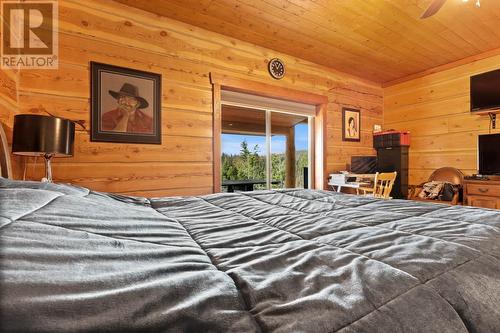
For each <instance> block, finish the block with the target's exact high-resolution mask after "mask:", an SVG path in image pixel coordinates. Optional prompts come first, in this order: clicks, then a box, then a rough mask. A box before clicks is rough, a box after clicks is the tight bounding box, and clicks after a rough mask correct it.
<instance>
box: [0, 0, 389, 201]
mask: <svg viewBox="0 0 500 333" xmlns="http://www.w3.org/2000/svg"><path fill="white" fill-rule="evenodd" d="M273 57H280V58H282V59H283V60H284V61H285V63H286V65H287V75H286V77H285V78H284V79H283V80H280V81H275V80H272V79H271V78H270V76H269V74H268V73H267V60H268V59H270V58H273ZM89 61H98V62H103V63H108V64H113V65H118V66H125V67H131V68H136V69H140V70H147V71H152V72H156V73H161V74H162V79H163V82H162V85H163V98H162V103H163V106H162V112H163V113H162V122H163V124H162V132H163V144H162V145H160V146H158V145H138V144H113V143H98V142H90V141H89V134H88V133H87V132H86V131H85V130H83V129H81V128H77V129H78V131H77V134H76V142H75V155H74V157H73V158H67V159H56V160H55V161H54V164H53V169H54V170H53V171H54V178H55V180H56V181H60V182H71V183H75V184H78V185H82V186H87V187H90V188H93V189H95V190H99V191H111V192H117V193H125V194H135V195H145V196H160V195H194V194H205V193H210V192H212V161H213V158H214V157H213V156H212V155H213V154H212V92H211V84H210V81H209V73H210V72H218V73H222V74H228V75H231V76H234V77H239V78H245V79H250V80H256V81H260V82H265V83H269V84H276V85H279V86H282V87H289V88H293V89H297V90H303V91H307V92H314V93H317V94H323V95H327V96H328V97H329V100H330V103H329V106H328V114H327V118H328V120H327V121H328V126H327V127H328V131H327V135H328V142H327V144H326V146H327V148H328V151H327V166H328V169H327V171H328V172H331V171H334V170H341V169H345V168H346V163H348V161H350V156H351V155H353V154H373V153H374V151H373V149H372V148H371V144H372V143H371V128H372V125H373V124H374V123H382V107H383V104H382V92H383V90H382V88H381V87H380V86H379V85H377V84H373V83H370V82H366V81H363V80H360V79H357V78H355V77H352V76H349V75H346V74H343V73H340V72H337V71H335V70H333V69H328V68H325V67H322V66H319V65H315V64H312V63H310V62H307V61H304V60H301V59H297V58H293V57H290V56H287V55H284V54H279V53H277V52H274V51H271V50H268V49H264V48H261V47H257V46H255V45H251V44H248V43H245V42H241V41H239V40H236V39H233V38H229V37H224V36H222V35H219V34H216V33H212V32H209V31H206V30H203V29H200V28H196V27H194V26H190V25H187V24H184V23H181V22H178V21H174V20H171V19H167V18H164V17H159V16H156V15H154V14H150V13H146V12H143V11H140V10H137V9H133V8H129V7H127V6H125V5H122V4H118V3H115V2H112V1H97V0H92V1H85V2H82V1H77V0H62V1H59V69H58V70H22V71H21V72H20V74H19V78H18V87H17V95H18V107H16V105H15V104H14V103H10V104H12V105H11V107H10V108H8V109H7V111H5V109H3V108H2V111H1V112H2V113H1V114H0V115H1V116H2V119H3V121H6V122H7V124H8V125H9V126H11V123H12V118H13V113H28V112H29V113H41V114H46V112H49V113H51V114H53V115H57V116H61V117H66V118H69V119H72V120H84V121H85V125H86V127H87V129H89V128H90V124H89V116H90V106H89V92H90V87H89ZM5 76H7V77H9V76H8V75H6V74H5V73H2V77H5ZM9 78H10V79H12V78H11V77H9ZM14 95H15V94H14ZM343 105H345V106H349V107H358V108H360V109H361V112H362V130H363V131H362V141H361V143H342V141H341V130H340V128H341V126H342V125H341V114H340V109H341V106H343ZM6 112H7V113H6ZM27 171H28V176H29V177H31V178H35V179H39V178H41V176H42V174H43V165H42V161H41V159H38V163H37V165H34V164H33V160H29V161H28V164H27Z"/></svg>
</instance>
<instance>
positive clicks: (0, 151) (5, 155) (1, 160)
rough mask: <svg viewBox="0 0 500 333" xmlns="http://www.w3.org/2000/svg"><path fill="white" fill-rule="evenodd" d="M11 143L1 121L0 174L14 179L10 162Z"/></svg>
mask: <svg viewBox="0 0 500 333" xmlns="http://www.w3.org/2000/svg"><path fill="white" fill-rule="evenodd" d="M10 163H11V162H10V154H9V144H8V142H7V136H6V135H5V131H4V130H3V124H2V123H0V176H2V177H4V178H9V179H12V166H11V164H10Z"/></svg>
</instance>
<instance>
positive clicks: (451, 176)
mask: <svg viewBox="0 0 500 333" xmlns="http://www.w3.org/2000/svg"><path fill="white" fill-rule="evenodd" d="M429 181H430V182H432V181H441V182H449V183H452V184H455V185H463V183H464V174H463V173H462V171H460V170H458V169H455V168H452V167H444V168H439V169H437V170H435V171H434V172H433V173H432V174H431V176H430V177H429Z"/></svg>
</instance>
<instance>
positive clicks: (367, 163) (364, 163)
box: [351, 156, 377, 174]
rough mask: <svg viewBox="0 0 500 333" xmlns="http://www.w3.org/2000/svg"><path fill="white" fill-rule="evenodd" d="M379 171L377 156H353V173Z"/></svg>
mask: <svg viewBox="0 0 500 333" xmlns="http://www.w3.org/2000/svg"><path fill="white" fill-rule="evenodd" d="M376 171H377V156H351V172H352V173H359V174H363V173H375V172H376Z"/></svg>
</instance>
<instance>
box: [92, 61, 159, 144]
mask: <svg viewBox="0 0 500 333" xmlns="http://www.w3.org/2000/svg"><path fill="white" fill-rule="evenodd" d="M91 69H92V78H91V79H92V80H91V81H92V82H91V86H92V87H91V90H92V92H91V99H92V123H91V125H92V136H91V139H92V141H107V142H126V143H156V144H160V143H161V105H160V104H161V75H159V74H155V73H150V72H143V71H138V70H133V69H129V68H123V67H116V66H112V65H105V64H99V63H95V62H91Z"/></svg>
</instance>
